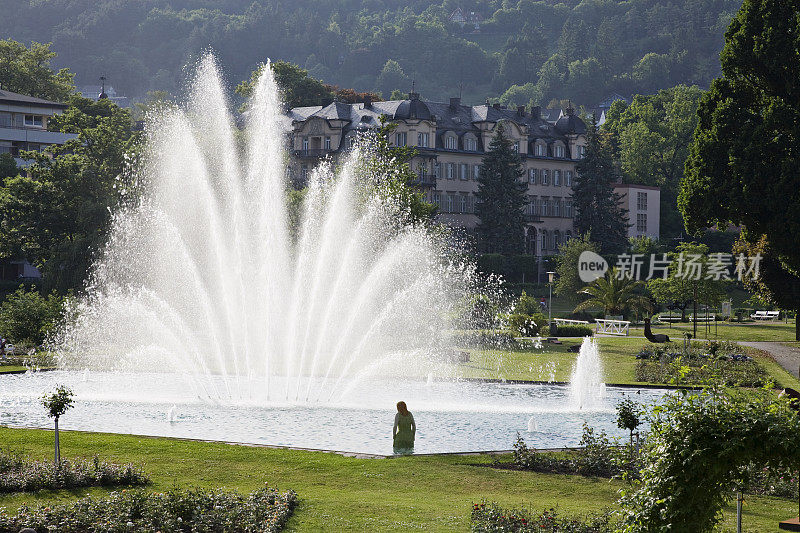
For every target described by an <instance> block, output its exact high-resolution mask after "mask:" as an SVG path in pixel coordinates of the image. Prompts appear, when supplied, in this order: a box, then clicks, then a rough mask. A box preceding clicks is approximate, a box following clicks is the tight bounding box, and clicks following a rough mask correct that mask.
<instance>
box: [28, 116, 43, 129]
mask: <svg viewBox="0 0 800 533" xmlns="http://www.w3.org/2000/svg"><path fill="white" fill-rule="evenodd" d="M42 120H43V119H42V115H25V125H26V126H38V127H40V128H41V127H42V123H43V122H42Z"/></svg>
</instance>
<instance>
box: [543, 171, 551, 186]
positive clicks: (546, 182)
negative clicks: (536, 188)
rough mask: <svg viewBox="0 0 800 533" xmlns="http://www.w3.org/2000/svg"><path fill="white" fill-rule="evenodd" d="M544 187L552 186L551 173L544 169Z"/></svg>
mask: <svg viewBox="0 0 800 533" xmlns="http://www.w3.org/2000/svg"><path fill="white" fill-rule="evenodd" d="M542 185H550V171H549V170H546V169H542Z"/></svg>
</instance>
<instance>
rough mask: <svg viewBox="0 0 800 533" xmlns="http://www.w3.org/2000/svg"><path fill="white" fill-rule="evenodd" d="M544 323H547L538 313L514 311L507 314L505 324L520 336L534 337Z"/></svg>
mask: <svg viewBox="0 0 800 533" xmlns="http://www.w3.org/2000/svg"><path fill="white" fill-rule="evenodd" d="M545 324H547V319H545V317H544V315H542V314H540V313H537V314H533V315H527V314H523V313H514V314H511V315H509V316H508V321H507V324H506V326H507V327H508V329H509V330H511V331H512V332H514V333H517V334H519V336H520V337H535V336H536V335H539V334H540V332H541V328H542V327H543V326H544V325H545Z"/></svg>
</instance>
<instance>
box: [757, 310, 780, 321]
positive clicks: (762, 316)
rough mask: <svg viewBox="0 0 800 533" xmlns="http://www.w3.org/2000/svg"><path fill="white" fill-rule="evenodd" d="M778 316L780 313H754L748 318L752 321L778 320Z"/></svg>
mask: <svg viewBox="0 0 800 533" xmlns="http://www.w3.org/2000/svg"><path fill="white" fill-rule="evenodd" d="M780 315H781V312H780V311H756V312H755V313H753V314H752V315H750V318H752V319H753V320H778V318H780Z"/></svg>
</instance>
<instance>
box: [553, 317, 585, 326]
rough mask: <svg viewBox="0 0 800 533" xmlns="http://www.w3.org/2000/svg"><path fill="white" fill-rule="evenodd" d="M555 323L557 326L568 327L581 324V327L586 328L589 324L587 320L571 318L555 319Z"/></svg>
mask: <svg viewBox="0 0 800 533" xmlns="http://www.w3.org/2000/svg"><path fill="white" fill-rule="evenodd" d="M553 322H555V323H556V325H557V326H567V325H573V324H579V325H581V326H585V325H588V324H589V322H588V321H587V320H571V319H569V318H554V319H553Z"/></svg>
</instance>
